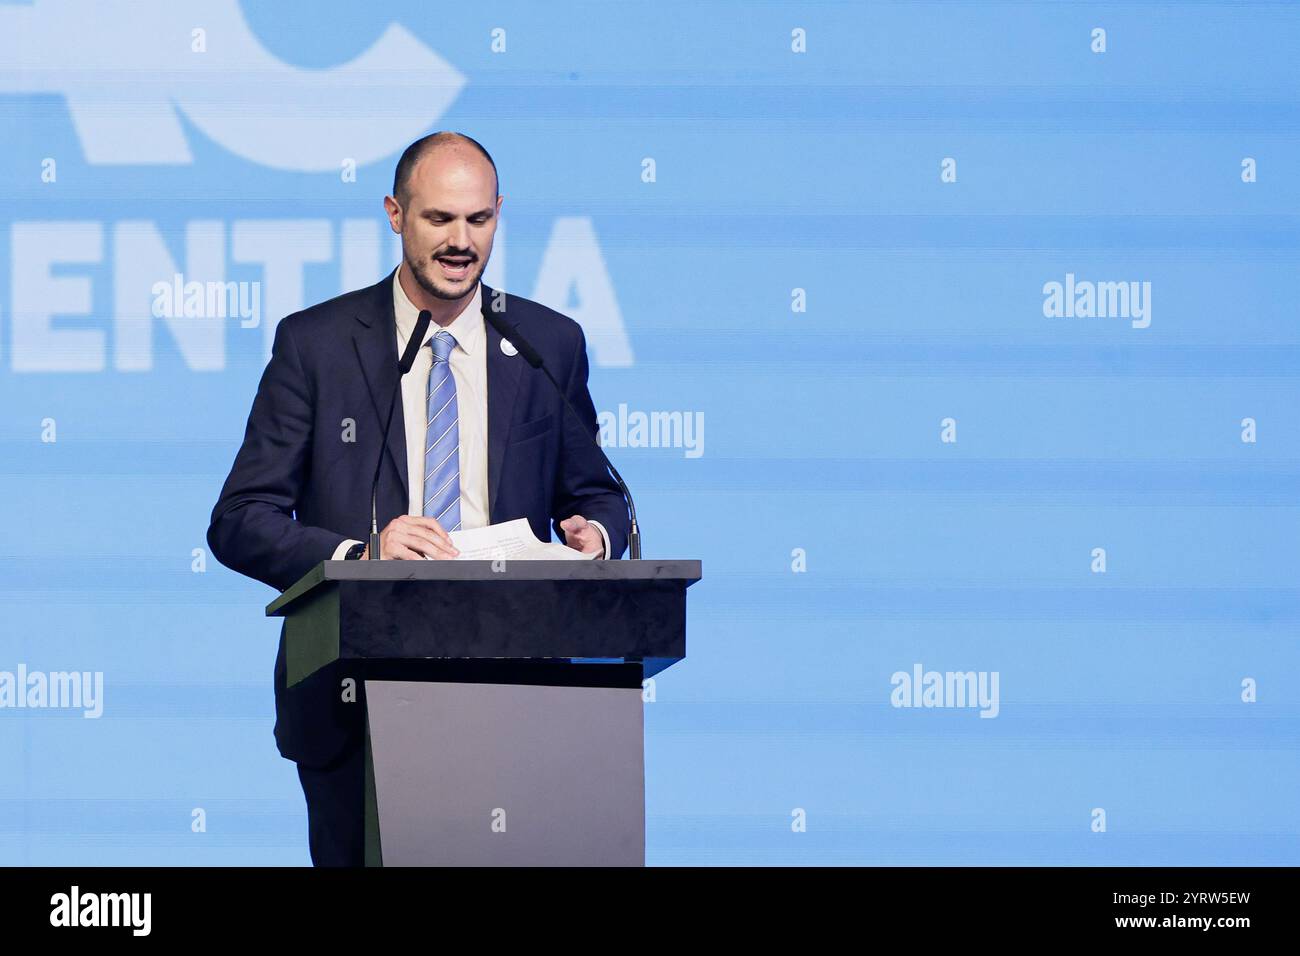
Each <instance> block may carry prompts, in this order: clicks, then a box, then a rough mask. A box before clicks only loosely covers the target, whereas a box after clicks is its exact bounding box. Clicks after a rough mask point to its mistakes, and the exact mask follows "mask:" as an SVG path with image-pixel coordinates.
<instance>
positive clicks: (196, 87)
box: [0, 0, 465, 172]
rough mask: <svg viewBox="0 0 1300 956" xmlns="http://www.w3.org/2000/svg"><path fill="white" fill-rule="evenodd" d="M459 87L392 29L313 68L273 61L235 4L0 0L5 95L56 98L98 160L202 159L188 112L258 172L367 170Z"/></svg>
mask: <svg viewBox="0 0 1300 956" xmlns="http://www.w3.org/2000/svg"><path fill="white" fill-rule="evenodd" d="M295 15H301V16H311V15H312V8H311V7H310V6H304V7H303V8H302V10H301V12H300V13H299V12H298V11H295ZM195 31H202V34H201V37H200V36H199V35H198V34H196V32H195ZM200 46H201V47H202V50H201V51H198V50H196V47H200ZM464 86H465V77H464V76H462V75H461V74H460V72H459V71H457V70H456V68H455V67H453V66H452V65H451V64H450V63H448V62H447V61H446V60H444V59H443V58H442V57H440V56H438V54H436V53H434V52H433V51H432V50H431V49H429V48H428V47H427V46H425V45H424V44H423V43H421V42H420V40H419V39H418V38H416V37H415V36H414V34H412V33H411V32H410V31H409V30H407V29H405V28H404V27H401V26H399V25H397V24H389V26H388V28H387V29H386V30H385V31H384V32H383V34H382V35H381V36H380V37H379V38H378V39H377V40H376V41H375V42H374V44H373V45H372V46H371V47H370V48H369V49H367V50H365V51H364V52H363V53H361V54H360V55H359V56H357V57H355V58H354V59H352V60H351V61H350V62H348V63H344V64H342V65H340V66H336V67H333V68H330V69H324V70H315V69H305V68H300V67H296V66H292V65H290V64H288V63H285V62H284V61H283V60H281V59H279V58H278V57H275V56H273V55H272V54H271V53H270V52H268V51H267V49H266V48H265V47H264V46H262V44H261V42H260V41H259V40H258V38H257V37H256V36H255V35H254V33H253V31H252V30H251V29H250V28H249V25H248V22H247V21H246V20H245V19H244V15H243V12H242V10H241V9H240V6H239V3H238V2H236V0H204V2H195V0H36V2H35V3H33V4H23V5H16V4H12V3H3V2H0V94H4V93H21V94H50V93H55V94H61V95H62V96H63V97H64V99H65V100H66V101H67V104H68V111H69V113H70V114H71V118H72V123H73V126H74V128H75V129H76V132H77V138H78V139H79V140H80V142H81V147H82V150H83V151H84V153H85V156H86V160H87V161H88V162H90V163H94V164H117V165H123V164H171V165H184V164H188V163H191V162H193V160H194V157H193V154H192V153H191V152H190V144H189V142H188V141H187V140H186V136H185V129H184V126H183V125H182V123H181V119H180V115H179V114H181V113H183V114H184V115H185V118H186V119H187V120H189V121H190V122H191V123H193V124H194V126H195V127H196V128H197V129H198V130H199V131H200V132H202V133H203V134H204V135H205V136H208V137H209V138H211V139H212V140H213V141H215V142H217V143H219V144H220V145H221V146H222V147H223V148H225V149H227V150H229V151H230V152H231V153H234V154H235V155H237V156H240V157H242V158H244V159H247V160H249V161H251V162H254V163H258V164H259V165H262V166H269V167H272V168H274V169H284V170H295V171H301V172H323V171H326V170H337V169H338V168H339V166H340V163H342V161H343V160H344V159H345V158H348V159H352V160H354V161H355V162H356V163H357V164H358V165H364V164H366V163H370V162H374V161H376V160H379V159H383V158H384V157H386V156H389V155H391V154H392V153H393V152H394V151H396V150H398V149H401V148H402V147H404V146H405V145H406V144H407V143H410V142H411V141H412V140H414V139H417V138H418V137H419V136H421V135H423V134H424V133H425V132H426V131H427V130H428V129H429V127H430V125H431V124H433V123H434V122H435V121H436V120H437V119H438V118H439V117H440V116H441V115H442V114H443V113H444V112H445V111H446V110H447V109H448V107H450V106H451V104H452V103H453V102H454V101H455V99H456V97H457V96H458V95H459V94H460V91H461V89H462V88H463V87H464Z"/></svg>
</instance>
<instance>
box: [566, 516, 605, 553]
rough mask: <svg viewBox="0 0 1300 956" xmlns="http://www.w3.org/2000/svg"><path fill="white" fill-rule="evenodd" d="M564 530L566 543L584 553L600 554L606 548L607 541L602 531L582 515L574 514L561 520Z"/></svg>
mask: <svg viewBox="0 0 1300 956" xmlns="http://www.w3.org/2000/svg"><path fill="white" fill-rule="evenodd" d="M560 530H561V531H563V532H564V543H565V544H567V545H568V546H569V547H571V548H573V549H574V550H575V551H581V552H582V553H583V554H600V553H601V552H602V551H604V550H605V541H604V539H603V538H602V537H601V536H600V532H599V531H597V530H596V527H595V526H594V525H593V524H591V522H589V521H588V520H587V519H586V518H584V517H582V515H574V516H573V517H572V518H565V519H564V520H563V521H561V522H560Z"/></svg>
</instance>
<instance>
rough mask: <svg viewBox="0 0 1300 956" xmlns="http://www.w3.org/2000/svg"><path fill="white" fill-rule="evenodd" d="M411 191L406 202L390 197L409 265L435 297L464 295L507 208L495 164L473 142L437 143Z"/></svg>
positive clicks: (422, 162)
mask: <svg viewBox="0 0 1300 956" xmlns="http://www.w3.org/2000/svg"><path fill="white" fill-rule="evenodd" d="M407 191H408V195H407V199H406V206H405V208H402V207H401V206H399V205H398V204H397V202H396V201H395V200H394V199H393V197H391V196H390V197H388V198H386V199H385V200H384V208H385V209H386V210H387V212H388V221H389V223H390V224H391V225H392V227H393V232H396V233H400V234H401V236H402V257H403V259H404V260H405V261H406V264H407V267H408V268H409V269H410V271H411V274H412V275H413V276H414V278H415V281H416V282H417V283H419V285H420V287H421V288H422V289H424V291H425V292H427V293H428V294H429V295H431V296H433V297H434V298H438V299H461V298H464V297H465V296H466V295H469V294H470V293H471V292H473V291H474V286H475V284H476V283H477V282H478V280H479V277H480V276H482V275H483V269H484V268H485V267H486V266H487V261H488V257H489V256H490V255H492V239H493V237H494V236H495V235H496V231H497V217H498V215H499V214H500V212H501V197H500V196H498V195H497V194H496V176H495V175H494V174H493V172H492V166H491V164H489V163H488V161H487V160H486V159H484V158H483V157H482V156H481V155H479V154H478V152H477V151H475V150H473V149H470V148H456V147H444V148H442V149H435V150H434V151H433V152H431V153H428V154H426V155H425V156H424V157H423V158H422V159H421V160H420V161H419V162H417V163H416V164H415V168H414V170H413V171H412V173H411V177H410V181H409V183H408V186H407Z"/></svg>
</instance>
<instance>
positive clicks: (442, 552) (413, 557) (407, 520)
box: [361, 515, 599, 561]
mask: <svg viewBox="0 0 1300 956" xmlns="http://www.w3.org/2000/svg"><path fill="white" fill-rule="evenodd" d="M591 530H592V531H595V530H596V529H595V528H592V529H591ZM597 537H599V535H597ZM458 554H460V552H459V551H458V550H457V549H456V546H455V545H454V544H452V543H451V535H449V534H447V532H446V531H444V530H443V528H442V525H440V524H438V522H437V521H435V520H434V519H433V518H423V517H420V516H419V515H398V516H397V517H396V518H394V519H393V520H392V521H390V522H389V523H388V527H387V528H385V529H384V530H383V531H381V532H379V556H380V557H381V558H396V559H397V560H399V561H422V560H424V559H425V558H436V559H439V560H444V561H445V560H449V559H451V558H454V557H456V555H458ZM361 557H362V558H369V557H370V545H366V553H365V554H363V555H362V556H361Z"/></svg>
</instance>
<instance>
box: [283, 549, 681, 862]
mask: <svg viewBox="0 0 1300 956" xmlns="http://www.w3.org/2000/svg"><path fill="white" fill-rule="evenodd" d="M699 579H700V562H699V561H651V560H640V561H621V560H620V561H598V560H591V561H324V562H322V563H321V564H319V565H317V566H316V567H315V568H313V569H312V570H311V571H309V572H308V573H307V574H306V575H304V576H303V577H302V579H301V580H299V581H298V582H297V583H296V584H294V585H293V586H292V587H290V588H289V589H288V590H286V591H285V592H284V593H283V594H281V595H280V596H279V597H278V598H276V600H274V601H272V602H271V603H270V604H269V605H267V608H266V613H267V615H268V616H272V617H284V618H285V657H286V665H287V670H288V677H287V681H288V684H289V685H290V686H292V685H294V684H296V683H297V682H299V681H301V680H302V679H303V678H305V677H307V676H308V675H310V674H312V673H314V672H315V671H316V670H318V669H319V668H321V667H324V666H326V665H328V664H331V663H333V662H334V661H339V662H341V665H342V667H343V670H344V673H346V674H347V675H349V676H352V677H354V678H355V680H356V682H357V685H358V691H359V692H358V698H357V705H358V706H360V707H362V708H364V716H365V726H366V741H365V763H366V799H365V807H366V811H365V812H366V865H367V866H436V865H448V866H494V865H500V866H583V865H593V866H642V865H644V863H645V759H644V730H643V721H642V686H643V681H644V680H645V679H646V678H649V677H653V676H654V675H655V674H657V673H659V672H660V671H662V670H663V669H664V668H666V667H669V666H670V665H672V664H673V663H675V662H677V661H679V660H681V659H682V658H683V657H685V655H686V589H687V588H688V587H690V585H692V584H694V583H695V582H696V581H698V580H699Z"/></svg>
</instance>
